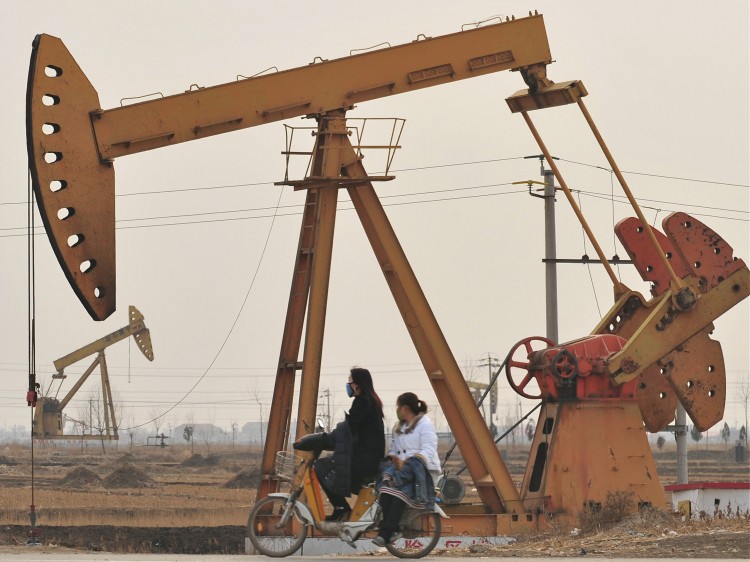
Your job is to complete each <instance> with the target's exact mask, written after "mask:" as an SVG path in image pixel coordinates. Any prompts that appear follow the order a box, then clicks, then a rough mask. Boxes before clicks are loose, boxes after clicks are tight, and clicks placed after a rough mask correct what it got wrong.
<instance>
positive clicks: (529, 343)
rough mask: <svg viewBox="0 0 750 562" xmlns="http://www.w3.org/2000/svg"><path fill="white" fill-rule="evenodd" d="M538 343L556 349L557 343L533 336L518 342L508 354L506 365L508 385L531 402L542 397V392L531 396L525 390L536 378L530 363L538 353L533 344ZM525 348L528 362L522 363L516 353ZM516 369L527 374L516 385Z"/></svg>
mask: <svg viewBox="0 0 750 562" xmlns="http://www.w3.org/2000/svg"><path fill="white" fill-rule="evenodd" d="M536 342H540V343H543V344H545V346H546V347H545V348H544V349H546V348H549V347H554V346H555V342H553V341H552V340H550V339H547V338H543V337H540V336H531V337H528V338H525V339H522V340H521V341H520V342H518V343H517V344H516V345H514V346H513V347H512V348H511V350H510V353H508V357H509V359H508V362H507V363H506V365H505V375H506V377H507V378H508V384H510V387H511V388H512V389H513V390H515V391H516V393H517V394H519V395H521V396H523V397H524V398H530V399H531V400H537V399H539V398H541V397H542V391H541V390H540V391H539V394H538V395H531V394H528V393H527V392H526V391H525V390H524V389H525V388H526V386H527V385H528V384H529V383H530V382H531V381H532V380H533V379H534V378H535V373H534V372H533V371H532V368H531V361H529V357H531V355H532V354H533V353H535V352H536V351H541V349H539V350H535V349H534V347H533V344H534V343H536ZM521 348H523V349H524V350H525V351H526V361H521V360H517V359H514V358H513V357H514V355H515V354H516V351H518V350H519V349H521ZM513 367H516V368H517V369H523V370H525V371H526V374H525V375H524V377H523V378H522V379H521V382H519V383H518V384H516V382H515V381H514V380H513V374H512V368H513Z"/></svg>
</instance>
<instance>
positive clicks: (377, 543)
mask: <svg viewBox="0 0 750 562" xmlns="http://www.w3.org/2000/svg"><path fill="white" fill-rule="evenodd" d="M372 544H374V545H375V546H385V545H386V542H385V539H384V538H383V537H381V536H380V535H378V536H377V537H375V538H374V539H372Z"/></svg>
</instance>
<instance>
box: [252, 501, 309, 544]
mask: <svg viewBox="0 0 750 562" xmlns="http://www.w3.org/2000/svg"><path fill="white" fill-rule="evenodd" d="M287 509H291V510H292V511H291V514H290V515H289V517H288V518H287V522H286V524H285V525H280V524H279V523H280V521H281V518H282V516H283V515H284V512H285V510H287ZM247 536H248V538H249V539H250V543H251V544H252V545H253V547H255V550H257V551H258V552H259V553H260V554H264V555H266V556H272V557H274V558H281V557H284V556H289V555H290V554H294V553H295V552H296V551H297V550H299V548H300V547H301V546H302V543H303V542H305V539H306V538H307V525H306V524H305V521H304V519H303V518H302V517H301V516H300V513H299V508H298V507H297V505H296V503H295V504H293V505H288V499H287V498H283V497H273V496H268V497H265V498H263V499H262V500H260V501H259V502H258V503H256V504H255V507H253V510H252V511H251V512H250V516H249V517H248V519H247Z"/></svg>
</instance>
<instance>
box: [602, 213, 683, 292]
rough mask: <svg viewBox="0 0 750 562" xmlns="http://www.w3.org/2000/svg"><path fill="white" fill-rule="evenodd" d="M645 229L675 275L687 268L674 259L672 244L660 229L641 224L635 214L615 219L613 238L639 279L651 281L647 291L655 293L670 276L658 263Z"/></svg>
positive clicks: (666, 283)
mask: <svg viewBox="0 0 750 562" xmlns="http://www.w3.org/2000/svg"><path fill="white" fill-rule="evenodd" d="M645 228H650V229H651V231H652V232H653V233H654V236H655V237H656V240H657V241H658V242H659V246H660V248H661V251H662V252H664V253H665V254H666V255H667V258H668V259H669V260H670V263H671V264H672V268H673V269H674V271H675V273H676V274H677V275H678V276H679V277H681V278H682V277H685V276H687V275H688V274H689V273H690V269H689V268H688V267H687V265H686V264H685V263H684V261H682V260H681V259H679V257H677V258H675V249H674V245H673V244H672V242H671V241H670V240H669V238H667V237H666V236H665V235H664V234H663V233H662V232H660V231H658V230H656V229H654V228H651V227H650V226H649V225H646V226H645V227H644V226H643V223H641V221H640V220H638V219H637V218H636V217H629V218H627V219H623V220H621V221H620V222H618V223H617V225H615V233H616V234H617V238H618V239H619V240H620V243H621V244H622V246H623V248H625V251H626V252H627V253H628V255H629V256H630V259H631V260H632V261H633V265H634V266H635V268H636V270H637V271H638V273H639V274H640V276H641V278H642V279H643V280H644V281H647V282H650V283H651V284H652V286H651V294H652V295H654V296H657V295H661V294H662V293H664V291H667V290H668V289H669V280H670V275H669V272H668V271H667V270H666V269H665V268H664V266H663V265H662V262H661V258H660V257H659V256H658V255H657V250H656V248H654V245H653V244H652V243H651V240H650V239H649V236H648V235H647V234H646V231H645Z"/></svg>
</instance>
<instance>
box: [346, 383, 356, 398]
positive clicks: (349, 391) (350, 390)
mask: <svg viewBox="0 0 750 562" xmlns="http://www.w3.org/2000/svg"><path fill="white" fill-rule="evenodd" d="M346 395H347V396H348V397H349V398H351V397H352V396H354V389H353V388H352V383H350V382H348V383H346Z"/></svg>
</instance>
